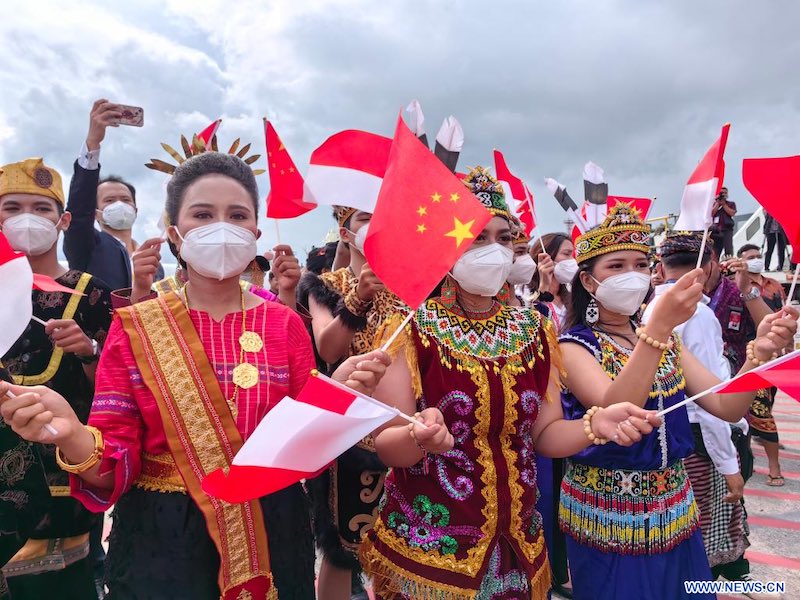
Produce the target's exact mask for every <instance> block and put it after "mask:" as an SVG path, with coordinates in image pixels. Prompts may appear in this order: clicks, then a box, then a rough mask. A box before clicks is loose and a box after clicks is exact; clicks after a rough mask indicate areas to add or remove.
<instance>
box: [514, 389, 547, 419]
mask: <svg viewBox="0 0 800 600" xmlns="http://www.w3.org/2000/svg"><path fill="white" fill-rule="evenodd" d="M519 403H520V404H521V405H522V410H524V411H525V412H526V413H527V414H529V415H533V414H538V413H539V409H540V408H541V406H542V396H541V394H539V393H538V392H536V391H535V390H525V391H524V392H522V393H521V394H520V395H519Z"/></svg>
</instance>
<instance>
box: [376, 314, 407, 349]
mask: <svg viewBox="0 0 800 600" xmlns="http://www.w3.org/2000/svg"><path fill="white" fill-rule="evenodd" d="M415 312H416V311H413V310H412V311H411V312H410V313H408V314H407V315H406V318H405V319H403V322H402V323H400V327H398V328H397V329H395V330H394V333H393V334H392V336H391V337H390V338H389V339H388V340H386V343H385V344H384V345H383V346H381V350H382V351H383V352H388V351H389V348H390V347H391V345H392V344H393V343H394V341H395V340H396V339H397V336H399V335H400V333H401V332H402V331H403V329H405V328H406V325H408V324H409V323H410V322H411V318H412V317H413V316H414V313H415Z"/></svg>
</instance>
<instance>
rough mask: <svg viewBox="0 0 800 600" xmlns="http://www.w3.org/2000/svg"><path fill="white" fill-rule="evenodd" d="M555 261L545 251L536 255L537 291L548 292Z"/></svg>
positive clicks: (551, 283)
mask: <svg viewBox="0 0 800 600" xmlns="http://www.w3.org/2000/svg"><path fill="white" fill-rule="evenodd" d="M555 268H556V263H554V262H553V259H552V258H550V255H549V254H547V253H546V252H540V253H539V255H538V256H537V257H536V270H537V271H538V272H539V291H540V292H549V291H550V287H551V286H552V285H553V271H554V270H555Z"/></svg>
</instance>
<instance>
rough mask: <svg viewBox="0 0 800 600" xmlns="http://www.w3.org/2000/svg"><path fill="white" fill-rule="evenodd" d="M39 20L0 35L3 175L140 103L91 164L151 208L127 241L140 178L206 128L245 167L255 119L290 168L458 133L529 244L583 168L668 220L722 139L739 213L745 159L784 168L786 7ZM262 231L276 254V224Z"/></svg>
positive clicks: (280, 9) (102, 14) (630, 6)
mask: <svg viewBox="0 0 800 600" xmlns="http://www.w3.org/2000/svg"><path fill="white" fill-rule="evenodd" d="M52 4H53V6H52V9H51V10H49V11H46V12H47V14H48V15H50V16H47V17H46V18H44V22H42V21H41V20H39V21H35V20H32V14H31V13H30V12H29V11H25V10H21V11H18V12H15V11H11V12H10V13H9V14H10V17H11V18H10V19H7V21H6V23H5V24H3V25H0V28H1V29H0V33H3V34H4V35H3V41H2V42H0V43H2V45H3V56H5V57H6V59H5V60H4V62H5V63H7V65H5V66H6V67H7V68H5V69H4V72H3V73H2V74H0V84H2V89H3V94H2V95H0V142H1V144H0V157H2V159H3V160H16V159H19V158H22V157H23V155H25V156H27V155H30V154H44V155H45V156H46V157H47V158H48V159H49V160H50V162H53V163H55V164H57V165H58V166H59V168H61V169H62V170H64V171H66V172H67V173H68V172H69V168H70V163H71V161H72V159H73V157H74V155H75V153H76V152H77V150H78V147H79V146H80V142H81V140H82V137H83V136H84V135H85V128H86V120H87V114H88V109H89V107H90V105H91V101H92V100H93V99H94V98H95V97H96V96H100V95H105V96H108V97H112V98H113V99H114V100H117V101H120V102H126V103H133V104H141V105H142V106H144V107H145V113H146V117H145V118H146V123H147V126H146V127H145V128H144V129H143V130H141V131H134V130H132V129H123V128H120V129H118V130H114V131H111V132H110V133H109V136H108V141H107V142H106V143H105V144H104V147H103V165H104V169H108V170H109V171H114V172H118V173H120V174H123V175H126V176H128V177H131V178H132V179H134V181H135V182H136V183H138V184H139V187H140V188H141V189H142V190H143V194H144V196H143V197H146V198H148V202H147V206H146V207H143V215H144V216H145V218H144V219H142V222H141V223H140V224H139V225H137V227H138V229H137V235H139V236H144V235H148V234H151V233H153V229H152V227H153V226H154V223H155V220H156V219H157V216H158V213H159V212H160V208H159V204H160V199H161V198H162V197H163V190H162V184H163V178H161V177H160V176H159V174H157V173H152V172H149V171H146V170H145V169H143V167H142V164H143V163H144V162H145V161H146V160H147V159H149V158H150V157H151V156H160V153H161V149H160V147H159V142H160V141H168V142H171V143H174V142H176V141H177V139H178V137H179V135H180V134H181V133H187V134H190V133H192V132H193V131H196V130H198V129H200V128H202V127H204V126H205V125H206V124H207V123H208V122H209V121H210V120H212V119H214V118H216V117H217V116H223V118H224V122H223V128H222V130H221V131H220V138H221V139H222V141H223V143H229V142H230V141H231V140H232V139H233V138H235V137H237V136H241V137H242V138H243V139H244V140H246V141H253V142H254V146H255V147H257V148H258V149H259V151H261V150H262V149H263V132H262V129H261V117H262V116H264V115H267V116H269V117H270V118H271V119H273V121H274V124H275V126H276V128H277V130H278V132H279V134H280V135H281V137H282V138H283V140H284V142H285V143H286V145H287V147H288V148H289V150H290V151H291V152H292V154H293V157H294V158H295V160H296V162H297V163H298V165H300V166H301V169H302V168H303V167H302V165H303V164H304V163H305V161H307V158H308V155H309V154H310V152H311V150H312V149H313V148H314V147H315V146H317V145H318V144H319V143H320V142H321V141H322V140H323V139H325V138H326V137H327V136H328V135H331V134H332V133H334V132H336V131H339V130H341V129H345V128H361V129H366V130H370V131H375V132H377V133H382V134H384V135H391V133H392V129H393V126H394V120H395V118H396V115H397V111H398V109H399V108H400V107H401V106H405V104H406V103H407V102H408V101H409V100H410V99H411V98H415V97H416V98H419V99H420V100H421V102H422V106H423V109H424V110H425V112H426V116H427V127H428V130H429V135H432V134H434V133H435V131H436V129H437V128H438V125H439V123H440V122H441V119H442V118H443V117H445V116H446V115H448V114H450V113H452V114H454V115H456V117H457V118H458V119H459V120H460V121H461V122H462V124H463V126H464V130H465V133H466V145H465V150H464V153H463V155H462V158H461V163H460V164H461V165H462V166H464V165H474V164H477V163H482V164H486V163H488V162H489V161H490V160H491V150H492V148H493V147H498V148H500V149H502V150H503V151H504V152H505V154H506V157H507V159H508V161H509V164H510V166H511V167H512V169H514V170H515V171H517V173H518V174H519V175H520V176H522V177H523V178H525V179H526V180H527V181H528V183H529V185H530V186H531V187H532V189H533V191H534V193H535V194H536V196H537V208H538V212H539V218H540V221H541V225H542V231H546V230H552V229H560V228H561V227H562V224H561V220H562V215H561V214H560V213H559V209H558V208H557V206H556V205H555V202H554V201H553V200H552V198H551V197H550V195H549V193H548V192H547V191H546V189H545V188H544V185H543V183H542V179H543V177H545V176H553V177H556V178H557V179H559V180H561V181H562V182H563V183H565V184H567V186H568V187H569V188H570V190H571V191H572V193H573V196H575V197H576V198H577V197H580V195H581V190H582V185H581V181H580V179H581V178H580V173H581V168H582V165H583V164H584V163H585V162H586V161H587V160H590V159H591V160H594V161H595V162H597V163H598V164H600V165H601V166H603V167H604V168H605V170H606V176H607V178H608V181H609V184H610V190H611V193H617V194H622V195H648V196H657V197H658V202H657V203H656V206H655V208H654V213H655V214H665V213H667V212H670V211H674V210H676V209H677V205H678V200H679V198H680V195H681V191H682V189H683V185H684V183H685V181H686V179H687V177H688V176H689V174H690V172H691V171H692V169H693V168H694V165H695V164H696V163H697V161H698V160H699V159H700V157H701V156H702V154H703V152H704V151H705V149H706V148H707V147H708V146H709V145H710V144H711V143H712V142H713V141H714V139H715V138H716V136H717V135H718V133H719V128H720V126H721V125H722V124H723V123H724V122H725V121H731V122H732V124H733V126H732V130H731V136H730V140H729V146H728V152H727V163H728V171H727V178H726V179H727V181H726V183H727V185H728V187H729V188H730V189H731V195H732V197H733V198H734V199H735V200H736V201H737V202H739V204H740V207H741V209H742V210H745V209H751V208H753V207H754V206H755V202H754V201H753V200H752V199H751V198H750V197H749V195H748V194H747V192H746V191H745V190H744V188H743V186H742V184H741V175H740V169H741V167H740V165H741V159H742V158H743V157H745V156H777V155H787V154H794V153H797V152H798V148H797V141H796V140H797V137H796V135H797V133H796V132H797V131H798V126H799V125H800V100H799V99H800V78H798V77H796V76H795V71H796V60H797V56H799V55H800V38H798V36H797V35H796V31H795V29H796V23H797V21H798V17H800V7H799V6H798V5H797V4H796V3H794V2H791V1H790V0H780V1H776V2H771V3H753V2H747V1H746V0H731V1H728V2H725V3H719V2H707V1H705V2H704V1H699V2H698V1H694V2H692V1H689V0H679V1H676V2H670V3H659V2H652V1H634V0H616V1H611V2H603V3H598V2H589V1H568V2H559V3H553V2H550V3H523V2H513V1H511V0H502V1H495V2H478V1H469V0H467V1H461V2H454V1H451V2H447V1H434V0H428V1H421V2H413V3H412V2H408V3H383V4H378V3H374V2H365V1H360V0H336V1H322V0H316V1H308V2H297V1H290V0H276V1H274V2H270V3H268V4H267V5H266V6H265V3H263V2H257V1H255V0H252V1H244V2H238V3H236V4H230V3H228V2H222V1H219V2H216V1H210V2H204V3H195V2H190V1H189V0H171V1H170V2H168V3H167V5H166V7H163V6H162V5H161V4H160V3H159V4H157V3H155V2H147V3H145V4H144V5H143V8H142V7H141V5H138V3H137V7H136V9H134V8H133V7H127V8H123V9H115V10H117V12H114V13H111V12H109V11H107V10H103V9H100V8H98V6H97V5H94V4H92V3H90V2H85V3H80V4H78V5H76V6H74V7H72V6H71V7H70V8H69V10H68V11H67V10H66V9H58V8H57V4H56V3H52ZM198 4H199V5H198ZM120 10H121V11H122V12H119V11H120ZM68 12H69V13H71V14H72V16H69V15H68V14H67V13H68ZM37 14H38V13H37ZM53 14H55V16H53ZM65 20H67V21H68V23H66V25H68V27H69V31H70V34H69V35H67V34H66V33H63V31H62V29H60V28H59V27H58V26H59V24H61V25H64V21H65ZM8 21H10V23H9V22H8ZM11 34H13V35H11ZM12 56H13V58H9V57H12ZM9 90H10V91H9ZM7 128H11V129H12V130H13V134H11V135H10V136H9V134H8V133H7V131H6V130H7ZM264 177H265V176H264ZM260 185H261V188H262V192H263V193H264V195H266V192H267V188H268V183H267V181H266V180H265V179H263V178H262V181H261V182H260ZM332 225H333V221H332V219H331V218H330V216H329V214H328V211H327V209H325V208H323V209H320V210H318V211H315V212H314V213H312V214H310V215H307V216H304V217H301V218H299V219H296V220H292V221H288V222H284V223H281V230H282V234H283V238H284V241H290V242H291V243H292V244H293V245H295V247H296V248H297V249H298V250H300V249H308V247H310V245H311V244H313V243H318V242H319V241H320V240H321V238H322V237H323V236H324V234H325V232H326V231H327V230H328V229H329V228H330V227H331V226H332ZM262 228H263V229H264V230H265V233H266V235H265V236H264V240H265V241H264V242H263V243H264V244H271V243H274V241H275V239H274V238H275V235H274V233H273V225H272V224H271V223H266V222H265V223H263V224H262Z"/></svg>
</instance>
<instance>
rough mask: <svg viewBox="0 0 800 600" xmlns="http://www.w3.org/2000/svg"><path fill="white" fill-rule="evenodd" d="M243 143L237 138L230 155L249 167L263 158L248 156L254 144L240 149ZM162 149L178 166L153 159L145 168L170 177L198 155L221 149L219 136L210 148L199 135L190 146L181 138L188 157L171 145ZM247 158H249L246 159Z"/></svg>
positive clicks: (212, 140) (259, 170) (254, 171)
mask: <svg viewBox="0 0 800 600" xmlns="http://www.w3.org/2000/svg"><path fill="white" fill-rule="evenodd" d="M240 143H241V139H240V138H236V139H235V140H234V142H233V144H231V147H230V149H229V150H228V154H232V155H234V156H238V157H239V158H241V159H242V160H243V161H244V162H245V163H247V164H248V165H252V164H253V163H254V162H256V161H257V160H258V159H259V158H261V155H260V154H253V155H252V156H247V153H248V152H249V151H250V146H251V145H252V144H245V145H244V146H242V147H241V148H239V144H240ZM161 147H162V148H163V149H164V150H166V151H167V154H169V155H170V156H171V157H172V158H174V159H175V160H176V161H177V163H178V164H177V165H172V164H170V163H168V162H165V161H163V160H160V159H158V158H151V159H150V162H149V163H146V164H145V165H144V166H145V167H147V168H148V169H153V170H154V171H161V172H162V173H167V174H168V175H172V174H173V173H174V172H175V169H176V168H177V167H178V165H181V164H183V163H184V162H185V161H186V160H187V159H189V158H191V157H193V156H197V155H198V154H202V153H203V152H206V151H207V150H211V151H212V152H219V147H218V145H217V136H216V134H214V136H213V137H212V138H211V143H210V144H209V147H208V148H207V147H206V143H205V141H204V140H203V138H201V137H198V136H197V134H195V135H194V136H192V143H191V144H189V140H187V139H186V136H183V135H182V136H181V147H182V148H183V152H184V154H185V155H186V156H185V157H184V156H181V154H180V152H178V151H177V150H175V148H173V147H172V146H170V145H169V144H165V143H164V142H162V143H161ZM246 156H247V158H245V157H246ZM262 173H264V169H253V175H261V174H262Z"/></svg>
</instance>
